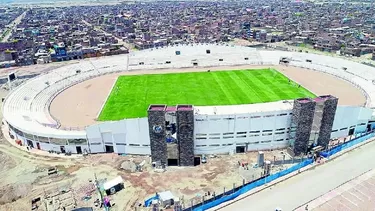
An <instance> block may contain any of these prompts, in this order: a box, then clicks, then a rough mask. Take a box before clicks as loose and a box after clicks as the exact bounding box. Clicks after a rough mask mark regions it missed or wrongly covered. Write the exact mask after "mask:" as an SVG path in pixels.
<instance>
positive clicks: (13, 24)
mask: <svg viewBox="0 0 375 211" xmlns="http://www.w3.org/2000/svg"><path fill="white" fill-rule="evenodd" d="M25 15H26V11H25V12H23V13H22V14H21V15H20V16H18V17H17V18H16V19H14V21H12V23H10V24H9V25H10V26H11V28H10V29H9V30H10V32H9V33H8V34H7V35H5V37H4V38H3V39H2V40H1V41H2V42H7V41H8V39H9V38H10V36H11V35H12V31H13V29H14V28H17V26H18V24H19V23H21V20H22V19H23V18H24V17H25Z"/></svg>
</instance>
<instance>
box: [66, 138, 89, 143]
mask: <svg viewBox="0 0 375 211" xmlns="http://www.w3.org/2000/svg"><path fill="white" fill-rule="evenodd" d="M68 143H69V145H83V144H87V140H86V139H83V138H82V139H68Z"/></svg>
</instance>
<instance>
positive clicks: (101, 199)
mask: <svg viewBox="0 0 375 211" xmlns="http://www.w3.org/2000/svg"><path fill="white" fill-rule="evenodd" d="M94 177H95V186H96V189H97V190H98V192H99V195H100V203H101V204H103V194H102V192H101V191H100V187H99V181H98V178H97V177H96V173H94Z"/></svg>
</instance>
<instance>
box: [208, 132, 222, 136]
mask: <svg viewBox="0 0 375 211" xmlns="http://www.w3.org/2000/svg"><path fill="white" fill-rule="evenodd" d="M210 136H220V133H211V134H210Z"/></svg>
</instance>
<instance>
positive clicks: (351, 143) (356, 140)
mask: <svg viewBox="0 0 375 211" xmlns="http://www.w3.org/2000/svg"><path fill="white" fill-rule="evenodd" d="M374 136H375V133H374V132H369V133H361V134H357V135H356V137H355V138H353V139H352V140H350V141H348V142H345V143H343V144H340V145H338V146H335V147H333V148H332V149H330V150H329V151H326V152H321V153H320V155H321V156H323V157H325V158H329V157H330V156H332V155H334V154H336V153H338V152H341V151H342V150H345V149H348V148H350V147H352V146H354V145H357V144H359V143H362V142H364V141H366V140H368V139H370V138H373V137H374Z"/></svg>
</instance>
